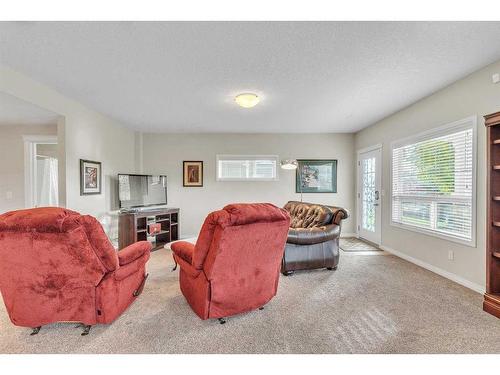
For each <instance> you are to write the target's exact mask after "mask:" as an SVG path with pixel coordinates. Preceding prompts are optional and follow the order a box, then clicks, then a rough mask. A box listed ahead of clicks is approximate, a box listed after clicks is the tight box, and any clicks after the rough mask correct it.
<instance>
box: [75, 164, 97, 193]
mask: <svg viewBox="0 0 500 375" xmlns="http://www.w3.org/2000/svg"><path fill="white" fill-rule="evenodd" d="M101 166H102V165H101V163H100V162H98V161H92V160H83V159H80V195H92V194H101V175H102V172H101Z"/></svg>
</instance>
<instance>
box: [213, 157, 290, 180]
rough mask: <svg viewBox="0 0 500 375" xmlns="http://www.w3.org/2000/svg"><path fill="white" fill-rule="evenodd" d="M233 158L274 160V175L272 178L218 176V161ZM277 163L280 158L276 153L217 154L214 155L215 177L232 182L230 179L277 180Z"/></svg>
mask: <svg viewBox="0 0 500 375" xmlns="http://www.w3.org/2000/svg"><path fill="white" fill-rule="evenodd" d="M230 158H234V159H236V160H238V159H239V160H259V159H264V160H265V159H269V160H273V161H275V163H276V164H275V177H274V178H254V177H251V178H241V177H238V178H230V177H219V161H220V160H228V159H230ZM279 163H280V159H279V156H278V155H242V154H217V155H216V157H215V179H216V181H220V182H232V181H244V182H261V181H279V169H280V168H279Z"/></svg>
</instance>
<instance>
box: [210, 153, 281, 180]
mask: <svg viewBox="0 0 500 375" xmlns="http://www.w3.org/2000/svg"><path fill="white" fill-rule="evenodd" d="M277 165H278V156H275V155H217V180H218V181H247V180H248V181H274V180H277V179H278V175H277Z"/></svg>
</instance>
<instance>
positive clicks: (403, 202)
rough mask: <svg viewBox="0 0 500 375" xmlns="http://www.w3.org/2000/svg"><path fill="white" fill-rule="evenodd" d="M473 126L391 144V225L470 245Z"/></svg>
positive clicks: (469, 123) (472, 123)
mask: <svg viewBox="0 0 500 375" xmlns="http://www.w3.org/2000/svg"><path fill="white" fill-rule="evenodd" d="M475 122H476V120H475V117H471V118H468V119H465V120H461V121H458V122H456V123H453V124H450V125H447V126H445V127H442V128H439V129H437V130H436V131H432V132H430V133H429V132H427V133H425V134H422V135H419V136H416V137H412V138H409V139H405V140H403V141H398V142H395V143H393V145H392V223H393V224H395V225H399V226H402V227H405V228H407V229H413V230H417V231H423V232H426V233H429V234H433V235H438V236H440V237H445V238H448V239H453V240H458V241H460V242H465V243H468V244H471V245H474V242H475V225H476V223H475V164H476V157H475V152H476V151H475V147H476V146H475Z"/></svg>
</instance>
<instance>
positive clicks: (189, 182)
mask: <svg viewBox="0 0 500 375" xmlns="http://www.w3.org/2000/svg"><path fill="white" fill-rule="evenodd" d="M182 180H183V184H182V185H183V186H185V187H201V186H203V162H202V161H189V160H188V161H184V162H183V172H182Z"/></svg>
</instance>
